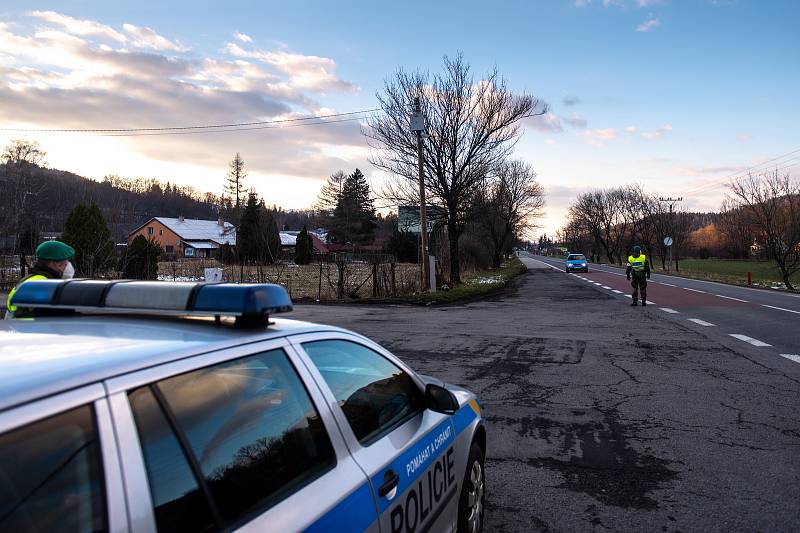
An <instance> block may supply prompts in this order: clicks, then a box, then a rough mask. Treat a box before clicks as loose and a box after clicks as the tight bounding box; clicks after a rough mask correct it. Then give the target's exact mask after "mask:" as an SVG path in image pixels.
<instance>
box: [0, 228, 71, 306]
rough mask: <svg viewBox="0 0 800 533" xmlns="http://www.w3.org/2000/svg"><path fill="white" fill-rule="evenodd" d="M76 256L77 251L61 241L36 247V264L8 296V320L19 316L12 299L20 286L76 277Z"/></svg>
mask: <svg viewBox="0 0 800 533" xmlns="http://www.w3.org/2000/svg"><path fill="white" fill-rule="evenodd" d="M74 256H75V249H74V248H72V246H70V245H69V244H64V243H63V242H61V241H45V242H43V243H42V244H40V245H39V246H37V247H36V263H34V265H33V267H31V269H30V270H29V271H28V275H27V276H25V277H24V278H22V279H21V280H20V282H19V283H17V286H16V287H14V288H13V289H12V290H11V292H10V293H9V295H8V302H7V303H6V308H7V309H8V312H7V313H6V318H13V317H15V316H18V315H19V313H17V311H18V310H17V306H15V305H11V297H12V296H14V293H15V292H17V289H19V287H20V285H22V284H23V283H25V282H27V281H35V280H42V279H69V278H71V277H72V276H74V275H75V267H73V266H72V263H70V261H69V260H70V259H72V258H73V257H74Z"/></svg>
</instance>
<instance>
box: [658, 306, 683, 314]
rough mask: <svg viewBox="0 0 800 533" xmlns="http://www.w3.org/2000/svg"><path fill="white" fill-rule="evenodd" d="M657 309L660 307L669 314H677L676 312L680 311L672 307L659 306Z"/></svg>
mask: <svg viewBox="0 0 800 533" xmlns="http://www.w3.org/2000/svg"><path fill="white" fill-rule="evenodd" d="M659 309H661V310H662V311H664V312H665V313H670V314H678V313H680V311H676V310H674V309H670V308H669V307H659Z"/></svg>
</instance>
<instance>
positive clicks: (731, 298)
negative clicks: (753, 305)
mask: <svg viewBox="0 0 800 533" xmlns="http://www.w3.org/2000/svg"><path fill="white" fill-rule="evenodd" d="M714 296H716V297H717V298H725V299H726V300H736V301H737V302H742V303H746V304H749V303H750V302H749V301H748V300H742V299H741V298H734V297H733V296H725V295H724V294H715V295H714Z"/></svg>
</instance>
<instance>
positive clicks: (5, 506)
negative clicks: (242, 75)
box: [0, 406, 107, 533]
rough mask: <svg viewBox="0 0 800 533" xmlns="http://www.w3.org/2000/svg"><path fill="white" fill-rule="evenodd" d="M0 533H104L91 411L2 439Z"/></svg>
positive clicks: (44, 422)
mask: <svg viewBox="0 0 800 533" xmlns="http://www.w3.org/2000/svg"><path fill="white" fill-rule="evenodd" d="M0 465H2V468H0V531H20V532H21V531H66V532H76V533H78V532H81V533H83V532H94V531H105V530H106V528H107V526H106V509H105V498H104V496H103V494H104V488H103V486H104V484H103V470H102V463H101V460H100V444H99V443H98V439H97V430H96V428H95V425H94V412H93V410H92V408H91V407H90V406H84V407H79V408H77V409H73V410H71V411H67V412H66V413H62V414H59V415H56V416H53V417H50V418H47V419H45V420H41V421H39V422H35V423H33V424H30V425H28V426H25V427H23V428H20V429H16V430H13V431H10V432H8V433H5V434H3V435H0Z"/></svg>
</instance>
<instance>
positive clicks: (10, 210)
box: [0, 165, 220, 242]
mask: <svg viewBox="0 0 800 533" xmlns="http://www.w3.org/2000/svg"><path fill="white" fill-rule="evenodd" d="M26 170H27V171H28V172H27V173H26V174H27V175H25V176H20V175H18V173H17V172H15V171H14V170H13V169H12V168H11V167H10V166H8V165H0V202H2V203H0V206H2V207H0V209H2V215H3V217H2V218H3V220H2V224H3V227H2V232H3V233H13V232H15V231H20V228H15V227H14V226H18V225H20V224H24V225H26V226H29V225H32V226H34V227H35V228H36V229H37V230H38V231H39V232H60V231H61V230H62V229H63V227H64V221H65V220H66V218H67V215H68V214H69V211H70V210H71V209H72V208H73V207H74V206H75V205H76V204H78V203H96V204H97V205H98V206H99V207H100V209H101V210H102V211H103V214H104V215H105V216H106V219H107V220H108V224H109V228H110V229H111V230H112V233H113V238H114V239H115V240H117V242H120V241H121V240H124V239H125V237H126V236H127V233H128V231H130V230H131V229H133V228H135V227H136V226H137V225H139V224H142V223H144V222H145V221H146V220H147V219H149V218H150V217H152V216H165V217H177V216H180V215H183V216H185V217H186V218H201V219H207V220H213V219H216V218H217V217H218V213H219V205H220V199H219V197H217V196H216V195H214V194H211V193H200V192H198V191H196V190H194V189H192V188H190V187H178V186H176V185H174V184H170V183H160V182H158V181H157V180H153V179H140V180H126V179H122V178H119V177H116V176H107V177H106V178H104V180H103V181H95V180H92V179H88V178H84V177H82V176H78V175H77V174H73V173H71V172H65V171H62V170H56V169H49V168H41V167H37V166H31V167H30V168H28V169H26ZM23 199H24V200H23Z"/></svg>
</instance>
